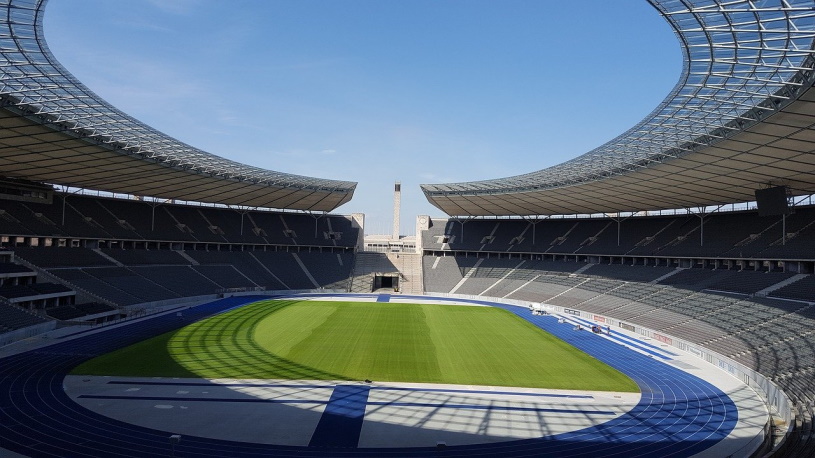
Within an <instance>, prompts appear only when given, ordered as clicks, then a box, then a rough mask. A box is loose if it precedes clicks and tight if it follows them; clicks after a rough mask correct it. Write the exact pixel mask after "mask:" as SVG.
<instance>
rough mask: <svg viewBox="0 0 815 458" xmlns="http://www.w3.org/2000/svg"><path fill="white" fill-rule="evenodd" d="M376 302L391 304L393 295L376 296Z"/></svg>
mask: <svg viewBox="0 0 815 458" xmlns="http://www.w3.org/2000/svg"><path fill="white" fill-rule="evenodd" d="M376 301H377V302H390V301H391V295H390V294H380V295H378V296H376Z"/></svg>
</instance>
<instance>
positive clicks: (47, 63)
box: [0, 0, 356, 211]
mask: <svg viewBox="0 0 815 458" xmlns="http://www.w3.org/2000/svg"><path fill="white" fill-rule="evenodd" d="M45 5H46V0H0V175H4V176H7V177H12V178H20V179H25V180H31V181H38V182H46V183H52V184H59V185H65V186H71V187H79V188H89V189H95V190H101V191H109V192H117V193H126V194H134V195H140V196H151V197H158V198H167V199H181V200H188V201H197V202H207V203H219V204H230V205H245V206H250V207H270V208H288V209H297V210H314V211H331V210H334V209H335V208H337V207H338V206H340V205H342V204H344V203H345V202H347V201H349V200H350V199H351V197H352V196H353V193H354V189H355V188H356V183H353V182H348V181H339V180H327V179H320V178H311V177H305V176H298V175H291V174H287V173H281V172H275V171H270V170H264V169H261V168H257V167H251V166H248V165H244V164H240V163H237V162H234V161H230V160H227V159H224V158H221V157H218V156H215V155H212V154H209V153H207V152H204V151H201V150H199V149H196V148H193V147H192V146H189V145H187V144H184V143H182V142H180V141H178V140H176V139H174V138H172V137H169V136H168V135H165V134H163V133H161V132H159V131H157V130H156V129H153V128H151V127H150V126H147V125H145V124H143V123H141V122H139V121H137V120H135V119H133V118H132V117H130V116H128V115H127V114H125V113H123V112H121V111H120V110H117V109H116V108H114V107H113V106H111V105H110V104H109V103H107V102H106V101H104V100H103V99H102V98H101V97H99V96H98V95H96V94H94V93H93V92H92V91H91V90H90V89H88V88H87V87H85V86H84V85H83V84H82V83H80V82H79V81H78V80H77V79H76V78H75V77H74V76H73V75H71V74H70V73H69V72H68V71H67V70H66V69H65V68H63V67H62V65H60V63H59V62H58V61H57V60H56V58H55V57H54V56H53V54H51V52H50V51H49V49H48V45H47V44H46V42H45V38H44V35H43V10H44V8H45ZM157 109H158V108H157Z"/></svg>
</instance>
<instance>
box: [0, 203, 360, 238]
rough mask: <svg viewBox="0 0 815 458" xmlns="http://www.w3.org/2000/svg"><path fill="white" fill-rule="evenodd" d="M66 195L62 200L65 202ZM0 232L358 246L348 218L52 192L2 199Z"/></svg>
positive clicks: (355, 232)
mask: <svg viewBox="0 0 815 458" xmlns="http://www.w3.org/2000/svg"><path fill="white" fill-rule="evenodd" d="M63 199H64V200H63ZM0 234H2V235H9V236H42V237H76V238H90V239H118V240H162V241H173V242H206V243H241V244H266V245H268V244H273V245H322V246H347V247H352V246H355V245H356V242H357V237H358V235H359V230H358V229H356V228H354V227H353V225H352V224H351V220H350V218H349V217H347V216H338V215H321V216H319V217H314V216H312V215H308V214H303V213H288V212H267V211H246V212H238V211H236V210H232V209H227V208H216V207H203V206H189V205H176V204H158V205H156V204H154V203H150V202H143V201H139V200H124V199H113V198H102V197H93V196H86V195H69V196H67V198H66V197H65V196H64V195H62V194H55V195H54V201H53V203H51V204H45V203H33V202H18V201H11V200H0Z"/></svg>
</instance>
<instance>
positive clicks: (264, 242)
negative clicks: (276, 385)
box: [0, 0, 815, 457]
mask: <svg viewBox="0 0 815 458" xmlns="http://www.w3.org/2000/svg"><path fill="white" fill-rule="evenodd" d="M45 3H46V2H45V1H43V0H0V10H4V11H5V13H6V14H4V15H3V18H2V19H0V28H2V29H3V32H2V36H3V37H5V38H3V40H4V43H5V46H3V47H2V48H0V56H2V59H3V61H4V62H5V65H4V66H0V81H2V83H3V86H2V89H0V115H1V116H0V126H2V130H0V181H2V182H1V183H0V243H1V244H2V247H3V249H2V250H0V344H3V345H4V344H7V343H10V342H14V341H20V340H23V339H26V338H28V337H31V336H36V335H42V334H43V333H46V332H49V331H52V330H54V329H55V328H57V327H60V328H62V327H70V326H79V325H83V324H84V325H88V324H91V323H99V322H105V321H109V320H119V319H126V318H134V317H136V318H138V317H139V316H140V315H141V313H140V312H142V311H144V310H155V311H162V310H164V309H165V308H167V307H174V306H178V305H182V306H187V305H189V304H198V303H200V302H204V303H207V304H206V305H204V306H202V308H200V309H196V310H194V311H192V312H191V316H193V317H195V319H200V318H203V317H204V316H206V314H207V313H215V312H218V311H222V310H224V309H226V307H231V306H236V304H237V305H240V304H242V303H244V302H247V301H248V299H247V300H243V299H238V298H232V299H233V300H231V301H230V300H228V299H227V300H225V301H226V302H222V303H210V301H212V300H214V299H216V298H223V297H229V296H233V295H235V296H241V295H275V294H284V293H285V294H289V293H292V292H303V291H311V292H318V293H345V292H350V293H383V292H387V293H394V294H395V293H399V292H402V293H408V294H411V295H417V296H418V295H422V294H427V295H434V296H442V297H448V296H452V297H455V298H465V299H467V300H474V301H495V302H491V303H498V304H501V306H505V305H504V304H514V305H518V304H529V303H534V304H543V305H544V306H546V307H549V309H550V310H553V311H556V312H557V313H559V314H560V315H561V316H564V317H567V318H568V319H572V320H583V321H575V322H576V323H583V324H587V323H589V322H597V323H603V324H606V325H610V326H614V328H615V330H620V331H623V330H624V331H630V332H632V333H635V334H639V335H642V336H647V337H648V338H649V339H652V340H658V341H660V342H662V343H664V344H666V345H670V346H672V347H674V348H678V349H679V350H683V351H685V352H690V353H692V354H694V355H696V356H699V357H700V358H702V359H705V360H707V361H708V362H715V363H716V364H718V365H719V367H720V368H722V369H723V370H724V371H725V372H728V373H730V374H731V375H734V376H736V377H738V378H739V379H740V380H742V381H743V382H745V383H746V384H748V385H750V386H752V387H753V388H754V389H756V390H757V391H760V392H761V393H762V395H763V396H765V397H766V399H765V401H766V404H767V405H768V406H769V407H770V408H771V410H772V413H773V416H772V423H771V422H770V421H769V420H768V423H767V429H768V431H770V430H771V429H772V428H770V426H773V427H774V430H775V431H776V434H774V435H773V434H768V435H767V440H766V441H765V442H764V443H763V444H760V445H759V444H757V445H756V447H754V448H757V449H758V451H759V452H762V453H763V452H769V453H772V454H773V456H778V457H784V456H789V457H798V456H802V457H805V456H815V426H813V425H814V424H815V410H814V409H815V385H814V384H813V383H812V379H813V376H815V343H813V342H815V275H813V274H814V273H815V205H813V202H812V197H811V196H812V195H813V194H815V160H813V157H814V156H815V155H813V151H815V149H813V147H812V145H813V144H815V137H813V135H812V132H813V131H815V89H814V88H813V84H815V71H814V70H813V66H814V65H815V50H814V49H815V47H814V46H813V45H815V7H813V5H812V4H811V1H809V0H786V1H783V2H781V1H779V2H775V1H766V2H754V1H747V0H733V1H727V2H725V1H714V0H711V1H701V0H700V1H696V0H692V1H691V0H688V1H673V0H653V1H650V3H651V4H652V5H653V6H654V7H655V8H656V9H657V10H658V11H659V12H660V14H661V15H662V16H663V17H664V18H665V20H667V21H668V23H669V24H670V25H671V26H672V27H673V28H674V30H675V32H676V34H677V36H678V37H679V38H680V42H681V43H682V44H683V52H684V58H685V66H684V70H683V74H682V75H681V77H680V81H679V83H678V84H677V86H676V87H675V88H674V90H673V91H672V92H671V94H669V96H668V97H667V98H666V100H665V101H664V102H663V103H662V104H660V106H659V107H657V108H656V109H655V111H654V112H653V113H651V114H650V115H649V116H648V117H647V118H646V119H645V120H643V121H642V122H641V123H640V124H638V125H637V126H635V127H634V128H632V129H630V130H629V131H627V132H626V133H624V134H622V135H621V136H620V137H618V138H616V139H614V140H612V141H610V142H609V143H607V144H605V145H603V146H601V147H600V148H598V149H596V150H594V151H591V152H589V153H587V154H585V155H583V156H580V157H578V158H575V159H573V160H571V161H568V162H566V163H564V164H561V165H559V166H555V167H551V168H548V169H545V170H540V171H536V172H531V173H528V174H525V175H521V176H516V177H509V178H498V179H494V180H486V181H480V182H466V183H451V184H432V185H423V186H422V190H423V192H424V194H425V196H426V197H427V199H428V201H429V202H430V203H432V204H433V205H435V206H436V207H437V208H438V209H439V210H441V211H442V212H444V213H445V214H446V215H447V216H445V217H443V218H429V217H427V216H420V217H418V219H417V227H419V228H420V231H419V232H418V233H417V235H416V237H417V239H416V247H417V253H405V252H400V253H398V254H397V253H388V254H385V253H373V252H363V251H362V247H364V246H365V245H364V243H363V237H364V235H365V234H364V227H363V225H362V224H360V219H359V218H357V217H355V215H351V216H345V215H339V214H334V213H332V212H334V211H335V210H336V209H337V208H338V207H339V206H341V205H342V204H344V203H345V202H347V201H349V200H350V199H351V197H352V196H353V192H354V190H355V187H356V183H351V182H346V181H342V180H332V179H321V178H312V177H303V176H296V175H291V174H287V173H283V172H277V171H271V170H263V169H259V168H256V167H252V166H247V165H243V164H238V163H235V162H233V161H230V160H228V159H224V158H221V157H218V156H215V155H212V154H209V153H206V152H204V151H201V150H198V149H196V148H194V147H192V146H190V145H186V144H184V143H182V142H180V141H178V140H175V139H173V138H172V137H169V136H167V135H166V134H163V133H161V132H158V131H156V130H155V129H153V128H151V127H149V126H147V125H144V124H142V123H140V122H138V121H136V120H134V119H132V118H131V117H129V116H127V115H126V114H125V113H122V112H121V111H119V110H117V109H116V108H115V107H112V106H110V105H109V104H108V103H107V102H105V101H104V100H102V99H101V98H100V97H99V96H97V95H96V94H94V93H93V92H92V91H91V90H90V89H88V88H86V87H85V86H84V85H82V83H80V82H79V81H77V80H76V78H74V77H73V76H72V75H71V74H70V73H69V72H68V71H67V70H66V69H64V68H63V67H62V66H61V65H60V64H59V62H57V61H56V59H55V58H54V56H53V55H52V54H51V53H50V51H49V50H48V47H47V44H46V42H45V39H44V35H43V29H42V27H43V25H42V12H43V11H44V9H45ZM768 187H782V188H783V190H784V192H785V193H787V195H788V198H787V204H789V207H788V208H786V206H785V208H783V209H782V210H780V211H778V212H777V213H778V214H775V215H770V216H763V213H765V209H764V208H758V209H756V208H755V205H754V204H753V203H752V201H753V199H754V196H755V195H756V194H755V192H756V191H760V190H761V189H765V188H768ZM745 202H751V203H749V204H744V203H745ZM760 212H761V213H760ZM397 236H398V234H397ZM381 245H382V246H384V247H390V245H389V244H388V243H384V244H381ZM400 246H403V245H401V244H400ZM386 249H390V248H386ZM383 279H385V280H386V283H387V284H388V285H389V286H387V287H385V288H381V286H382V281H383ZM400 290H401V291H400ZM249 297H254V296H249ZM171 310H174V309H171ZM156 323H158V324H157V325H156V327H155V328H149V325H148V324H144V323H140V322H136V323H135V324H134V325H133V328H134V329H138V330H139V332H140V333H142V334H138V333H137V334H135V335H142V336H147V335H151V333H153V332H158V331H162V332H167V331H170V330H173V329H176V328H177V327H178V326H179V323H178V321H171V320H170V319H168V318H167V316H165V317H164V318H161V317H160V318H159V319H157V320H156ZM90 329H91V328H86V329H85V331H79V332H80V333H81V332H86V331H88V330H90ZM100 335H101V334H100ZM83 339H85V340H82V342H83V343H82V345H84V346H85V347H82V348H85V351H86V352H87V353H91V350H88V348H94V350H93V351H97V350H96V349H95V348H96V347H95V345H94V343H93V340H92V335H91V336H87V335H86V336H85V337H83ZM134 339H136V337H133V336H131V335H124V336H117V337H116V339H112V338H111V339H109V340H107V339H101V338H100V342H101V343H100V348H106V349H109V350H112V349H114V348H117V347H116V345H118V343H117V344H116V345H114V343H113V341H114V340H115V341H116V342H119V341H121V342H125V341H127V342H128V343H132V342H130V341H131V340H134ZM82 355H84V353H82ZM35 356H36V358H34V359H37V358H40V359H42V361H45V362H49V364H52V363H53V358H54V357H61V356H60V355H56V356H55V355H51V354H48V352H40V353H38V354H37V355H35ZM76 359H77V360H78V356H77V357H76ZM38 361H39V360H38ZM72 361H73V360H72ZM60 364H61V365H59V368H58V369H53V370H55V371H56V370H59V371H63V372H64V371H67V369H69V368H67V367H63V366H65V364H67V363H65V362H60ZM45 366H46V365H43V367H40V366H37V367H36V370H38V371H46V369H45V368H44V367H45ZM9 367H10V366H9ZM21 370H22V369H21ZM26 370H27V369H26ZM48 370H51V369H48ZM63 372H53V374H63ZM43 373H45V374H52V373H51V372H43ZM38 375H41V377H40V378H38V379H37V380H40V382H37V383H45V382H42V380H47V379H48V378H47V377H48V375H42V374H39V373H38ZM55 380H56V379H55ZM9 383H11V382H9ZM48 383H50V382H48ZM54 383H56V384H57V385H58V384H59V383H61V382H59V381H57V382H54ZM653 383H654V385H653V386H654V387H656V386H659V381H658V380H656V381H653ZM49 386H50V385H49ZM55 386H56V385H55ZM649 386H651V385H649ZM40 388H41V387H40ZM27 390H28V388H26V389H19V390H17V391H13V392H12V391H9V393H11V394H10V396H11V395H14V393H24V392H28V391H27ZM52 391H53V390H52ZM56 391H57V392H61V389H57V390H56ZM63 395H64V393H63ZM55 399H56V400H57V401H62V400H63V399H62V398H55ZM11 404H13V402H9V403H3V405H4V406H6V405H11ZM49 408H50V407H49ZM711 410H713V409H711ZM21 415H28V414H27V413H21ZM54 415H56V414H54ZM15 421H20V422H22V420H15ZM97 426H98V425H97ZM99 427H100V428H101V426H99ZM26 428H28V429H26ZM17 429H19V430H24V431H36V434H46V433H45V432H43V431H39V430H38V428H37V427H36V425H34V426H33V427H32V426H31V425H28V424H23V423H19V424H15V427H14V428H8V429H2V428H0V431H2V433H0V434H9V436H8V437H11V436H10V435H11V434H12V433H11V432H9V431H12V430H14V431H13V433H14V434H17V431H16V430H17ZM136 429H137V428H135V427H134V428H133V431H136ZM100 431H104V430H103V429H100ZM120 432H121V431H117V433H116V434H120ZM21 434H22V433H21ZM32 434H34V433H32ZM123 434H124V436H127V434H126V433H123ZM150 434H152V433H148V432H145V431H142V430H139V431H138V434H136V433H134V435H133V438H138V439H139V440H142V439H144V440H147V439H145V438H150V437H151V436H150ZM0 437H1V438H6V436H2V435H0ZM14 437H16V436H14ZM117 437H120V436H117ZM133 438H131V439H133ZM83 440H84V439H83ZM123 440H125V439H123ZM127 440H130V439H127ZM133 440H136V439H133ZM149 440H151V441H152V440H157V439H155V437H152V438H151V439H149ZM161 440H164V438H163V437H162V439H161ZM86 442H87V441H85V442H83V444H72V445H73V446H76V447H84V446H85V445H84V444H85V443H86ZM125 442H126V443H128V444H130V442H127V441H125ZM211 442H212V444H211V445H212V446H213V447H215V448H214V449H212V450H215V449H217V450H219V451H220V452H223V453H228V451H234V450H233V449H230V448H229V444H223V443H221V441H217V440H212V441H211ZM224 442H226V441H224ZM667 442H670V441H667ZM9 443H10V442H8V441H6V442H0V447H6V444H9ZM68 443H70V442H68ZM15 444H16V443H15ZM45 444H46V445H45V446H48V445H49V444H47V441H46V442H45ZM354 445H356V444H352V447H353V446H354ZM8 446H9V447H11V446H12V445H8ZM14 447H16V449H18V450H20V451H21V452H31V453H35V454H36V453H38V452H43V454H46V455H48V454H51V455H58V454H59V453H61V452H65V449H60V448H57V447H55V450H57V451H53V450H50V449H48V451H47V452H44V451H43V450H45V449H33V448H32V449H28V448H27V447H28V446H27V445H19V444H17V445H14ZM533 447H534V446H533ZM69 450H70V448H69ZM208 450H210V449H208ZM247 450H248V449H247ZM253 450H254V449H253ZM292 450H293V449H285V450H283V451H285V452H286V453H292V454H297V453H299V452H298V451H297V450H294V451H292ZM455 450H456V449H455V447H451V448H450V450H449V451H451V452H454V451H455ZM491 450H492V451H495V450H496V449H491ZM513 450H514V449H513ZM530 450H531V451H532V452H530ZM535 450H537V449H534V448H530V449H527V448H519V449H517V450H515V451H504V452H505V453H506V454H507V455H512V454H513V453H515V452H517V453H518V454H524V453H533V452H534V451H535ZM154 451H155V450H153V451H152V452H154ZM263 451H264V453H266V452H269V450H266V449H264V450H263ZM273 451H274V452H275V453H280V452H281V450H278V449H274V450H273ZM333 451H335V450H331V449H326V450H318V451H315V449H314V448H311V449H309V450H308V452H309V453H312V452H313V453H314V454H317V455H320V454H327V455H330V454H331V453H332V452H333ZM118 452H121V450H118ZM152 452H150V453H152ZM342 452H343V453H344V454H348V455H349V456H351V455H353V454H355V453H359V454H360V455H364V454H366V451H365V450H364V449H353V451H349V450H347V449H343V451H342ZM402 452H404V453H405V454H406V455H410V454H412V453H413V452H412V451H410V450H407V451H404V450H402V451H396V452H394V453H395V454H394V456H397V455H399V454H400V453H402ZM436 452H437V451H436V450H435V449H434V450H423V451H421V454H433V453H436ZM470 452H478V448H465V449H462V453H465V454H467V453H470ZM133 453H134V454H136V455H138V454H140V453H141V454H144V453H148V452H145V451H144V450H133ZM242 453H243V452H242ZM245 453H248V454H251V453H253V452H252V451H245ZM389 453H390V452H389ZM485 453H489V452H485ZM750 453H752V451H751V452H750ZM646 454H647V453H646ZM201 455H202V456H204V455H206V452H202V453H201ZM369 455H370V456H375V455H376V453H375V451H370V454H369ZM190 456H192V455H190ZM574 456H585V455H581V454H580V453H576V454H575V455H574ZM632 456H636V455H632Z"/></svg>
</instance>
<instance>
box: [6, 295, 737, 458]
mask: <svg viewBox="0 0 815 458" xmlns="http://www.w3.org/2000/svg"><path fill="white" fill-rule="evenodd" d="M369 297H370V296H369ZM264 298H265V297H264ZM258 299H261V297H238V298H228V299H221V300H218V301H215V302H211V303H208V304H203V305H200V306H197V307H194V308H191V309H188V310H185V311H184V317H183V318H178V317H177V316H175V314H174V313H170V314H168V315H164V316H158V317H154V318H150V319H145V320H142V321H139V322H134V323H130V324H127V325H124V326H122V327H118V328H115V329H110V330H109V331H102V332H98V333H93V334H85V335H82V336H80V337H78V338H76V339H71V340H66V341H62V342H59V343H55V344H53V345H50V346H47V347H44V348H40V349H37V350H32V351H28V352H26V353H22V354H19V355H14V356H10V357H7V358H3V359H0V448H6V449H10V450H12V451H15V452H18V453H21V454H24V455H29V456H36V457H40V456H42V457H75V456H94V457H96V456H106V457H149V456H169V455H170V451H171V449H170V443H169V440H168V436H169V433H168V432H166V431H158V430H154V429H150V428H144V427H141V426H136V425H132V424H129V423H124V422H121V421H118V420H114V419H111V418H108V417H105V416H102V415H100V414H97V413H95V412H92V411H90V410H87V409H85V408H83V407H81V406H79V405H78V404H76V403H75V402H74V401H72V400H71V399H70V398H69V397H68V395H67V394H66V393H65V392H64V390H63V386H62V380H63V378H64V377H65V376H66V375H67V374H68V373H69V372H70V370H71V369H72V368H73V367H75V366H76V365H77V364H79V363H81V362H83V361H85V360H87V359H90V358H93V357H95V356H97V355H101V354H104V353H107V352H110V351H112V350H115V349H117V348H122V347H124V346H127V345H131V344H133V343H136V342H139V341H141V340H144V339H147V338H149V337H153V336H156V335H159V334H162V333H165V332H169V331H172V330H174V329H178V328H180V327H182V326H185V325H187V324H189V323H191V322H193V321H197V320H200V319H203V318H206V317H208V316H211V315H213V314H215V313H220V312H223V311H225V310H229V309H231V308H235V307H238V306H241V305H244V304H247V303H250V302H253V301H256V300H258ZM423 299H430V298H429V297H426V296H425V297H423ZM434 300H438V301H445V300H450V299H445V298H434ZM470 302H478V303H482V304H485V305H492V306H495V307H501V308H504V309H507V310H509V311H511V312H512V313H515V314H517V315H518V316H520V317H522V318H523V319H526V320H528V321H530V322H531V323H533V324H535V325H536V326H539V327H541V328H542V329H545V330H546V331H548V332H551V333H553V334H555V335H556V336H558V337H560V338H561V339H563V340H565V341H567V342H569V343H570V344H572V345H574V346H576V347H578V348H580V349H581V350H583V351H585V352H587V353H589V354H591V355H594V356H596V357H597V358H599V359H601V360H603V361H605V362H607V363H608V364H610V365H611V366H613V367H615V368H617V369H619V370H620V371H622V372H624V373H626V374H628V375H629V376H630V377H631V378H632V379H634V380H635V381H636V382H637V384H639V386H640V389H641V391H642V398H641V400H640V402H639V404H638V405H636V406H635V407H634V408H633V409H632V410H631V411H629V412H628V413H626V414H624V415H622V416H620V417H618V418H616V419H614V420H611V421H608V422H606V423H603V424H601V425H598V426H593V427H589V428H585V429H582V430H578V431H574V432H570V433H565V434H558V435H554V436H549V437H544V438H540V439H525V440H515V441H508V442H501V443H494V444H481V445H467V446H455V447H447V448H446V449H443V450H436V449H435V448H431V447H428V448H388V449H371V448H355V447H354V444H351V443H350V442H353V440H352V441H347V440H344V439H332V438H330V437H326V436H325V435H324V434H322V433H320V431H319V428H318V431H317V432H316V433H315V435H316V437H314V438H313V439H312V443H313V445H314V446H311V447H290V446H277V445H267V444H253V443H243V442H231V441H224V440H216V439H208V438H203V437H194V436H187V435H185V436H184V437H183V440H182V441H181V443H180V444H178V445H177V446H176V449H175V456H178V457H205V456H221V457H227V456H228V457H236V458H240V457H261V456H281V457H287V456H291V457H322V456H337V457H353V456H365V457H406V456H428V457H430V456H432V457H463V456H467V457H472V456H484V457H486V456H490V457H493V456H506V457H521V456H557V457H594V456H603V457H625V458H633V457H687V456H691V455H693V454H695V453H698V452H700V451H702V450H705V449H707V448H708V447H710V446H712V445H714V444H716V443H717V442H719V441H721V440H722V439H724V438H725V437H727V435H728V434H729V433H730V432H731V431H732V429H733V428H734V427H735V425H736V422H737V420H738V412H737V410H736V406H735V405H734V403H733V401H732V400H731V399H730V398H729V397H728V396H727V395H726V394H725V393H723V392H722V391H720V390H719V389H718V388H716V387H714V386H713V385H711V384H709V383H707V382H705V381H703V380H701V379H699V378H697V377H695V376H693V375H691V374H688V373H685V372H683V371H681V370H679V369H677V368H675V367H672V366H670V365H668V364H664V363H663V362H660V361H657V360H656V359H655V358H651V357H648V356H646V355H642V354H640V353H637V352H634V351H630V350H627V349H625V348H623V347H622V346H620V345H618V344H616V343H614V342H612V341H609V340H607V339H602V338H598V337H597V336H595V335H592V334H591V333H590V332H575V331H573V330H572V327H571V326H567V325H562V324H558V323H557V320H556V319H555V318H553V317H551V316H533V315H532V314H531V313H530V312H529V311H528V310H527V309H525V308H521V307H513V306H507V305H503V304H495V303H491V302H486V301H470ZM339 387H345V388H343V389H344V390H345V391H341V392H338V393H337V392H335V396H332V399H333V400H334V404H333V405H332V402H331V401H329V407H331V408H332V409H333V410H332V412H333V411H334V410H336V412H334V413H337V414H340V415H341V414H342V413H343V412H344V411H348V412H350V413H351V415H349V417H348V420H347V421H351V422H361V421H363V418H361V417H360V412H362V413H363V414H364V411H362V409H361V407H360V406H361V405H363V404H364V402H365V400H366V399H367V391H358V389H357V388H353V389H352V388H351V387H349V386H347V385H339ZM355 390H357V391H355ZM343 396H344V397H345V398H346V400H347V401H348V402H347V403H345V404H342V403H341V401H340V400H341V399H342V398H343ZM329 410H330V409H329ZM324 418H325V417H324ZM281 421H285V419H281ZM326 421H329V420H326ZM329 426H330V425H329ZM346 426H348V425H344V424H342V421H340V422H339V424H337V425H334V426H333V427H330V428H329V427H328V426H326V431H330V430H335V428H337V427H339V428H343V427H346ZM352 426H353V427H352V428H351V430H352V431H356V430H358V426H354V425H352Z"/></svg>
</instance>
